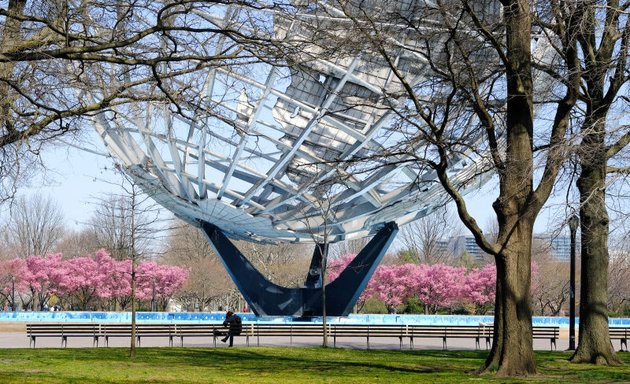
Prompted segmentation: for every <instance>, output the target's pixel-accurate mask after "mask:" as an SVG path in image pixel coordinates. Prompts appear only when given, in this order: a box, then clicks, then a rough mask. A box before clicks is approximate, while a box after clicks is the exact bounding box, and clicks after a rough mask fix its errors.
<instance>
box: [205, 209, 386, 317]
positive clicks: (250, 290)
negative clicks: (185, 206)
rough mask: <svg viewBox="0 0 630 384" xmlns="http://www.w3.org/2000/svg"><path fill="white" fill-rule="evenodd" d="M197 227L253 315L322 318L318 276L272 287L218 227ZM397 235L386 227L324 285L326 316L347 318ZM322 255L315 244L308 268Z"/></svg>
mask: <svg viewBox="0 0 630 384" xmlns="http://www.w3.org/2000/svg"><path fill="white" fill-rule="evenodd" d="M200 227H201V229H202V230H203V231H204V232H205V234H206V235H207V236H208V238H209V239H210V242H211V243H212V245H213V247H214V250H215V251H216V253H217V255H218V256H219V258H220V259H221V261H222V262H223V264H224V266H225V269H226V270H227V272H228V273H229V275H230V276H231V277H232V280H233V281H234V283H235V284H236V286H237V287H238V289H239V290H240V291H241V293H242V294H243V297H244V298H245V300H246V301H247V303H248V304H249V306H250V308H251V309H252V310H253V311H254V313H255V314H256V315H258V316H297V317H302V316H321V315H322V288H321V285H320V286H319V287H318V286H317V285H318V284H317V281H318V280H319V281H321V279H320V278H319V277H318V276H313V273H311V274H309V276H308V277H307V280H306V283H305V287H304V288H286V287H282V286H279V285H277V284H274V283H272V282H270V281H269V280H267V279H266V278H265V277H264V276H263V275H262V274H261V273H260V272H259V271H258V270H257V269H256V268H255V267H254V265H252V263H251V262H250V261H249V260H247V258H246V257H245V256H244V255H243V254H242V253H241V252H240V251H239V250H238V249H237V248H236V247H235V246H234V244H233V243H232V242H231V241H230V239H228V238H227V237H226V236H225V235H224V234H223V232H221V230H220V229H219V228H218V227H216V226H214V225H212V224H210V223H208V222H205V221H201V222H200ZM397 233H398V226H397V225H396V223H393V222H392V223H388V224H386V225H385V226H384V227H383V228H381V230H379V231H378V233H377V234H376V235H375V236H374V237H373V238H372V240H370V242H369V243H368V244H367V245H366V246H365V247H364V248H363V249H362V250H361V252H359V254H358V255H357V256H356V257H355V259H354V260H353V261H352V262H351V263H350V264H349V265H348V266H347V267H346V269H344V270H343V272H341V274H340V275H339V277H337V279H335V280H334V281H333V282H331V283H329V284H327V285H326V315H327V316H347V315H348V314H349V313H350V312H351V311H352V307H354V305H355V304H356V302H357V300H358V299H359V296H360V295H361V292H363V289H364V288H365V286H366V285H367V283H368V281H369V280H370V277H372V274H373V273H374V270H375V269H376V267H377V266H378V263H379V262H380V261H381V259H382V258H383V256H384V255H385V252H386V251H387V249H388V248H389V246H390V245H391V243H392V241H393V240H394V238H395V237H396V234H397ZM325 253H326V250H325V249H322V246H321V245H320V244H318V245H316V246H315V253H314V256H313V263H311V266H313V264H316V258H317V257H319V259H320V260H321V258H322V257H323V255H325ZM318 255H319V256H318ZM311 269H313V268H311Z"/></svg>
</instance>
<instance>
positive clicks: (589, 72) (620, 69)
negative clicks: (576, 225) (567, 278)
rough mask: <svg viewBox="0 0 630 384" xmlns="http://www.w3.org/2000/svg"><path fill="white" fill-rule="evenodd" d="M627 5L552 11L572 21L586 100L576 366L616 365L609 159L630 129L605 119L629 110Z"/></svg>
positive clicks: (612, 3) (563, 6)
mask: <svg viewBox="0 0 630 384" xmlns="http://www.w3.org/2000/svg"><path fill="white" fill-rule="evenodd" d="M629 5H630V4H629V3H627V2H625V1H621V2H620V1H605V2H577V3H574V4H573V3H571V4H565V3H562V2H558V3H554V6H555V8H554V9H555V10H557V12H558V13H559V14H561V15H562V16H563V17H564V20H567V21H568V22H570V24H569V23H567V24H568V25H569V26H570V27H571V31H570V33H571V35H570V37H571V38H572V39H573V41H575V42H576V43H575V44H576V47H577V48H578V49H579V55H578V56H577V58H579V65H577V66H576V67H575V71H576V73H578V74H579V76H580V78H581V82H582V87H581V88H580V95H579V97H580V101H581V103H583V105H584V113H583V115H582V116H580V119H579V124H580V137H581V142H580V144H579V148H578V150H577V154H578V158H579V160H578V162H579V176H578V179H577V183H576V184H577V188H578V190H579V193H580V233H581V268H582V273H581V282H582V287H581V290H580V330H579V333H580V338H579V344H578V347H577V350H576V351H575V354H574V355H573V356H572V357H571V361H573V362H577V363H582V362H585V363H596V364H621V360H620V359H619V358H618V357H617V356H616V355H615V351H614V349H613V348H612V344H611V342H610V338H609V337H608V315H607V311H606V308H607V302H608V297H607V295H608V289H607V284H608V268H609V265H608V264H609V254H608V234H609V216H608V211H607V207H606V183H607V182H606V179H607V172H608V162H609V159H610V158H612V157H614V156H615V155H617V154H619V152H621V151H622V150H623V149H624V148H625V147H626V146H627V144H628V143H629V142H630V130H628V127H627V126H624V128H623V129H622V130H621V133H619V130H618V129H617V126H615V125H616V122H614V121H609V118H610V115H611V111H614V110H617V111H619V108H621V109H622V110H625V111H627V98H626V96H625V95H624V94H623V93H625V91H624V88H627V85H628V80H629V79H630V77H629V76H628V73H627V72H628V71H627V66H628V54H629V53H630V52H629V47H630V45H629V44H630V42H629V40H630V22H628V20H627V17H626V13H627V7H628V6H629ZM577 58H576V59H577ZM626 113H627V112H626ZM611 125H613V126H612V127H611ZM611 132H616V134H612V133H611Z"/></svg>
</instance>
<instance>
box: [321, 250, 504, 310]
mask: <svg viewBox="0 0 630 384" xmlns="http://www.w3.org/2000/svg"><path fill="white" fill-rule="evenodd" d="M354 257H355V255H354V254H347V255H344V256H343V257H341V258H339V259H336V260H332V261H330V262H329V263H328V279H329V281H332V280H334V279H336V278H337V276H339V274H340V273H341V272H342V271H343V269H344V268H345V267H346V266H347V265H349V264H350V262H351V261H352V260H353V259H354ZM495 289H496V268H495V266H494V265H492V264H488V265H486V266H484V267H482V268H472V269H466V268H464V267H453V266H450V265H446V264H434V265H428V264H401V265H382V266H379V267H378V268H377V269H376V271H375V272H374V275H373V276H372V278H371V279H370V281H369V282H368V284H367V286H366V288H365V290H364V291H363V294H362V295H361V297H360V299H359V300H366V299H368V298H371V297H374V298H377V299H379V300H380V301H382V302H383V303H385V304H386V305H387V306H397V305H400V304H403V303H404V302H406V301H407V300H409V299H410V298H417V299H418V300H419V301H420V302H421V303H423V304H425V306H427V307H429V308H432V309H433V310H431V312H432V311H434V310H435V308H437V307H453V306H455V305H474V306H479V307H480V306H485V305H491V304H493V303H494V299H495Z"/></svg>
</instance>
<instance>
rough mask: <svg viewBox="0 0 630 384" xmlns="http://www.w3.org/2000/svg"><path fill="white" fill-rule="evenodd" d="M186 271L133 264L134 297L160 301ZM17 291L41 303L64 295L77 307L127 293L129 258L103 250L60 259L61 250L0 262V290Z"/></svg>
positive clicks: (8, 293)
mask: <svg viewBox="0 0 630 384" xmlns="http://www.w3.org/2000/svg"><path fill="white" fill-rule="evenodd" d="M187 277H188V270H186V269H184V268H180V267H177V266H172V265H164V264H157V263H155V262H141V263H139V264H138V266H137V268H136V287H137V288H136V297H137V298H138V299H139V300H152V299H156V300H165V299H168V298H170V297H172V296H173V294H175V292H177V291H178V290H179V289H180V288H181V287H182V286H183V285H184V283H185V281H186V279H187ZM14 292H16V293H17V294H20V296H21V297H22V298H24V297H28V300H29V301H36V302H37V303H40V304H41V303H45V302H46V301H47V300H48V299H49V298H50V296H51V295H53V294H54V295H55V296H56V297H58V298H59V299H64V298H67V299H68V300H70V299H71V301H72V302H74V303H76V305H78V306H79V307H81V308H82V309H85V308H86V307H88V305H89V303H91V302H93V301H94V300H97V299H104V300H110V299H120V298H125V297H129V296H130V295H131V260H122V261H118V260H115V259H113V258H112V257H111V256H110V255H109V254H108V253H107V252H106V251H104V250H100V251H97V252H96V253H95V254H94V255H88V256H82V257H74V258H69V259H63V255H62V254H60V253H55V254H49V255H46V256H28V257H26V258H25V259H21V258H16V259H12V260H5V261H0V295H2V296H4V298H5V299H6V300H7V301H9V300H11V295H12V294H13V293H14Z"/></svg>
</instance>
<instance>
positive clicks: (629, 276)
mask: <svg viewBox="0 0 630 384" xmlns="http://www.w3.org/2000/svg"><path fill="white" fill-rule="evenodd" d="M628 308H630V254H628V253H627V251H617V252H611V255H610V263H609V273H608V310H609V311H610V312H611V313H617V315H618V316H623V311H624V309H625V310H627V309H628Z"/></svg>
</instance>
